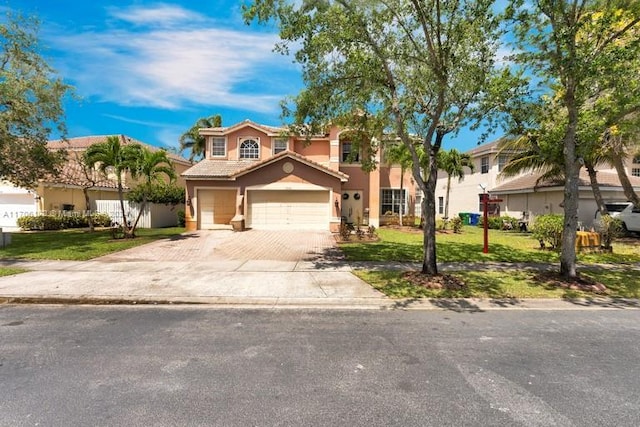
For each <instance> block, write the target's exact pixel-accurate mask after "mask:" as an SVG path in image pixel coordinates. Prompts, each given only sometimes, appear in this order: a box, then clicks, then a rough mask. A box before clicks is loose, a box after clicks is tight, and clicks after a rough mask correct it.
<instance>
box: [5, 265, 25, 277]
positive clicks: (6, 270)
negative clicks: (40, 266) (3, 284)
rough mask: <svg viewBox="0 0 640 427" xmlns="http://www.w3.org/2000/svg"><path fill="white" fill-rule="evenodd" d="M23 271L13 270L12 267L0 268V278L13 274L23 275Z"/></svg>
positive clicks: (19, 269)
mask: <svg viewBox="0 0 640 427" xmlns="http://www.w3.org/2000/svg"><path fill="white" fill-rule="evenodd" d="M25 271H27V270H25V269H23V268H14V267H0V277H2V276H11V275H14V274H20V273H24V272H25Z"/></svg>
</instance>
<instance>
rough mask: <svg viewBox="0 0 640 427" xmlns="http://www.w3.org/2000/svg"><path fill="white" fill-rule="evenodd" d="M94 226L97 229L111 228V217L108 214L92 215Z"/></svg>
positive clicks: (98, 213) (97, 213)
mask: <svg viewBox="0 0 640 427" xmlns="http://www.w3.org/2000/svg"><path fill="white" fill-rule="evenodd" d="M91 219H92V220H93V225H94V226H96V227H110V226H111V217H110V216H109V215H108V214H106V213H101V212H96V213H93V214H91Z"/></svg>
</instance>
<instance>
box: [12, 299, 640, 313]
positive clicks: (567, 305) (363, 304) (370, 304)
mask: <svg viewBox="0 0 640 427" xmlns="http://www.w3.org/2000/svg"><path fill="white" fill-rule="evenodd" d="M20 304H38V305H87V306H96V305H113V306H115V305H119V306H123V305H124V306H128V305H139V306H164V307H168V306H174V307H175V306H192V307H196V306H197V307H201V308H204V307H207V308H221V309H275V310H285V309H286V310H292V309H317V310H404V311H414V310H416V311H434V310H439V311H455V312H469V313H480V312H485V311H501V310H524V311H550V310H640V300H637V299H627V298H608V297H596V298H580V299H572V300H557V299H520V300H516V299H500V300H496V299H477V298H455V299H451V298H443V299H435V298H431V299H395V300H394V299H389V298H280V297H273V298H270V297H255V298H253V297H168V298H155V297H152V296H145V297H140V296H121V297H120V296H119V297H113V296H106V295H105V296H100V295H92V296H68V295H47V296H42V295H40V296H39V295H13V296H12V295H3V296H0V306H2V305H20Z"/></svg>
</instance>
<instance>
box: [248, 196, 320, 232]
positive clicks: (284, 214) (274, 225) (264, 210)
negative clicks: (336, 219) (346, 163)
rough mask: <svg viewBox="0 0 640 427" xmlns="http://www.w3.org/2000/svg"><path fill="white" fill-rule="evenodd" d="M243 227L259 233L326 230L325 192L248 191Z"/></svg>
mask: <svg viewBox="0 0 640 427" xmlns="http://www.w3.org/2000/svg"><path fill="white" fill-rule="evenodd" d="M247 194H248V200H247V226H248V227H250V228H255V229H262V230H277V229H298V230H329V222H330V212H331V206H330V203H329V201H330V194H329V191H327V190H252V191H248V192H247Z"/></svg>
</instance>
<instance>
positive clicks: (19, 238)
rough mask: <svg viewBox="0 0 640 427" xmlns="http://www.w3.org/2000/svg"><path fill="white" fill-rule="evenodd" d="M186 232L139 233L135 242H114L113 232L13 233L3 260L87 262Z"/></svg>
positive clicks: (173, 229)
mask: <svg viewBox="0 0 640 427" xmlns="http://www.w3.org/2000/svg"><path fill="white" fill-rule="evenodd" d="M182 232H184V228H181V227H171V228H154V229H144V228H140V229H138V230H136V235H137V237H136V238H135V239H116V240H113V239H112V236H111V231H110V230H108V229H107V230H96V231H95V232H93V233H90V232H89V231H87V230H62V231H35V232H21V233H12V235H11V244H10V245H8V246H7V247H6V248H4V249H0V258H2V259H54V260H73V261H85V260H88V259H92V258H96V257H99V256H102V255H107V254H110V253H113V252H118V251H121V250H124V249H129V248H132V247H135V246H139V245H144V244H145V243H150V242H153V241H154V240H159V239H168V238H171V237H172V236H176V235H179V234H180V233H182Z"/></svg>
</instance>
